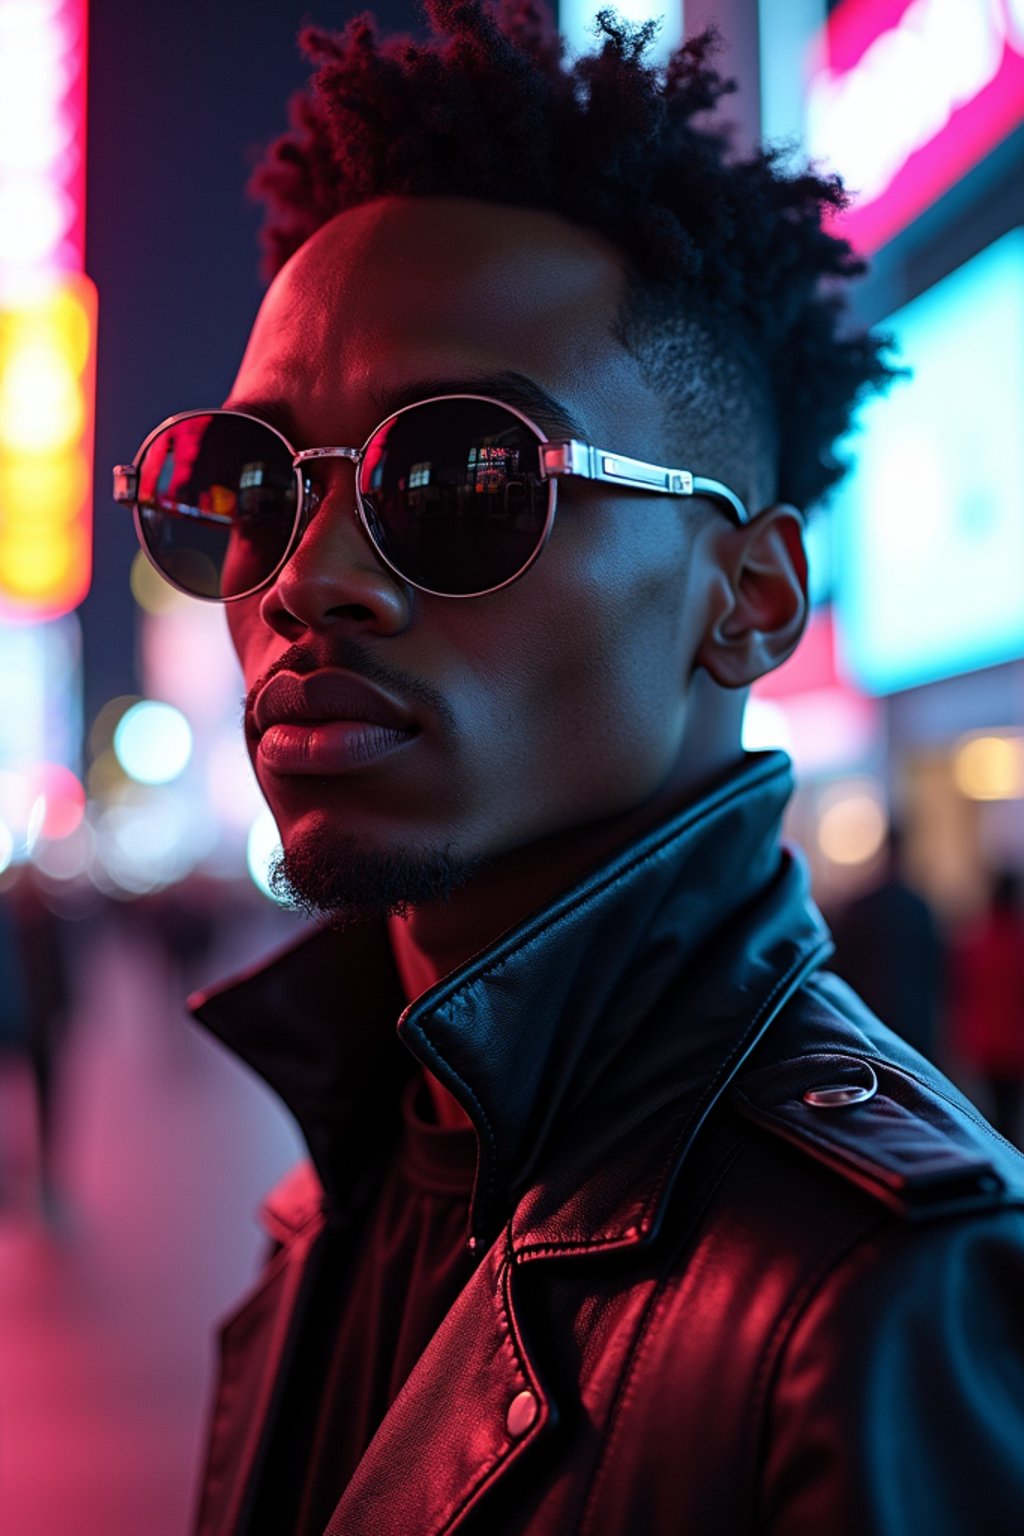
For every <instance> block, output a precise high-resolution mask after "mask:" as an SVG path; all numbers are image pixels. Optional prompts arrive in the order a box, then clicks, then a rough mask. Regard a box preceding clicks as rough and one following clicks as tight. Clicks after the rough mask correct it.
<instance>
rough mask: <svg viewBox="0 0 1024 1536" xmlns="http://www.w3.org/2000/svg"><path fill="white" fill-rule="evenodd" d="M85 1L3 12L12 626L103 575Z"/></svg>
mask: <svg viewBox="0 0 1024 1536" xmlns="http://www.w3.org/2000/svg"><path fill="white" fill-rule="evenodd" d="M86 21H87V17H86V3H85V0H0V619H4V620H8V621H10V620H18V619H22V620H30V621H36V620H40V619H50V618H54V617H56V616H57V615H59V614H62V613H66V612H68V611H69V610H70V609H71V608H74V607H75V606H76V605H77V604H78V603H80V602H81V600H82V598H83V597H84V596H85V593H86V591H87V590H88V586H89V578H90V566H91V507H92V442H93V402H94V386H95V356H96V345H95V341H96V290H95V288H94V286H93V284H92V283H91V282H90V281H89V279H88V278H87V277H86V276H85V274H84V271H83V267H84V254H85V77H86V42H87V36H86Z"/></svg>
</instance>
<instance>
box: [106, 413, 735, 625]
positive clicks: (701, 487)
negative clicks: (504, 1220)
mask: <svg viewBox="0 0 1024 1536" xmlns="http://www.w3.org/2000/svg"><path fill="white" fill-rule="evenodd" d="M339 458H340V459H350V460H351V461H352V463H353V464H354V465H355V499H356V509H357V513H358V517H359V521H360V522H361V524H362V526H363V530H364V532H365V534H366V537H367V538H368V539H369V541H370V543H371V545H372V546H373V548H374V550H375V551H376V553H377V555H378V556H379V557H380V559H381V560H382V561H383V562H384V564H385V565H386V566H388V568H389V569H390V570H392V571H393V572H394V573H395V575H396V576H399V577H400V578H401V579H402V580H403V581H406V582H408V583H409V585H410V586H413V587H416V588H417V589H418V590H419V591H421V592H427V593H430V594H431V595H433V596H436V597H484V596H486V595H487V594H488V593H490V592H497V591H499V590H500V589H501V588H502V587H507V586H508V585H509V583H510V582H513V581H517V580H518V579H519V577H520V576H522V575H524V573H525V572H526V571H528V570H529V568H530V566H531V565H532V564H533V562H534V561H535V560H536V559H537V557H538V555H539V554H540V553H541V551H542V549H543V548H544V545H545V544H546V543H547V541H548V538H549V537H550V534H551V528H552V525H553V523H554V518H555V502H556V489H557V480H558V479H559V478H560V477H563V476H564V477H576V478H580V479H585V480H593V481H601V482H603V483H606V484H609V485H617V486H619V487H623V488H627V489H631V490H641V491H652V492H654V493H656V494H657V495H659V496H708V497H711V498H712V499H713V500H715V501H717V502H719V503H721V504H722V505H724V506H725V507H726V508H727V509H728V511H729V513H730V515H731V516H732V517H733V518H734V519H735V520H736V521H737V522H738V523H746V522H749V520H750V514H749V513H748V511H747V509H746V507H745V506H744V504H743V502H742V501H741V500H740V499H739V497H738V496H736V495H735V494H734V493H733V492H732V491H730V490H729V488H728V487H727V486H725V485H722V484H721V483H720V482H719V481H717V480H708V479H704V478H702V477H700V476H695V475H693V474H691V472H690V471H689V470H685V469H664V468H661V467H660V466H659V465H656V464H647V463H644V462H643V461H641V460H639V459H631V458H626V457H625V456H623V455H622V454H617V453H611V452H609V451H607V450H606V449H603V448H595V447H594V446H593V445H592V444H590V443H584V442H580V441H578V440H576V439H574V438H563V439H558V440H551V439H549V438H548V437H547V436H546V435H545V434H544V432H542V431H541V429H540V427H538V426H537V425H536V423H535V422H533V421H531V420H530V419H529V417H528V416H525V415H524V414H523V413H522V412H521V411H520V410H518V409H517V408H516V407H515V406H512V405H508V404H506V403H505V402H504V401H502V400H494V399H491V398H490V397H489V396H487V395H464V394H457V395H435V396H432V397H431V398H429V399H426V400H419V401H416V402H415V403H414V404H412V405H406V406H403V407H402V408H401V409H400V410H397V411H394V412H393V413H392V415H390V416H388V417H387V418H386V419H385V420H384V421H382V422H381V423H380V425H379V426H377V427H375V428H374V429H373V431H372V432H371V433H370V435H369V437H368V438H367V440H366V442H365V443H364V444H363V446H362V448H307V449H304V450H302V451H301V452H298V451H296V449H295V448H294V447H293V446H292V444H291V443H290V442H289V441H288V439H287V438H286V437H285V436H284V434H283V433H282V432H279V431H278V430H277V428H276V427H272V426H271V425H270V424H269V423H268V422H266V421H263V420H261V419H260V418H259V417H257V416H254V415H251V414H250V413H249V412H247V411H235V410H226V409H221V410H212V411H184V412H182V413H181V414H180V415H177V416H171V417H170V418H169V419H168V420H167V421H164V422H161V424H160V426H158V427H156V428H155V429H154V431H152V432H151V433H150V434H149V436H148V437H147V438H146V440H145V441H144V442H143V444H142V446H141V448H140V449H139V451H138V453H137V454H136V455H135V458H134V460H133V461H132V463H131V464H119V465H118V466H117V467H116V468H115V470H114V499H115V501H118V502H121V503H123V504H124V505H127V506H130V507H131V508H132V509H133V513H134V518H135V529H136V532H137V534H138V536H139V541H140V543H141V544H142V547H143V549H144V550H145V552H146V554H147V555H148V557H149V559H150V560H151V562H152V563H153V565H154V566H155V567H156V569H157V570H158V571H159V572H160V574H161V576H163V577H164V578H165V579H166V580H167V581H169V582H170V583H171V585H172V586H174V587H177V588H178V590H179V591H181V592H186V593H188V594H189V596H191V597H198V598H202V599H205V600H206V601H208V602H222V603H230V602H237V601H238V600H239V599H240V598H243V597H251V596H252V594H253V593H255V592H259V591H261V590H262V589H263V588H264V587H267V586H269V585H270V583H271V582H272V581H273V580H274V578H275V577H276V576H277V574H278V572H279V571H280V570H281V568H282V567H283V566H284V565H285V564H286V562H287V561H288V559H289V557H290V556H291V555H292V553H293V552H294V550H295V548H296V547H297V545H298V543H299V540H300V539H301V537H302V534H303V532H304V530H305V528H306V526H307V524H308V522H309V520H310V518H311V517H312V515H313V513H314V512H315V510H316V507H317V505H318V504H319V499H320V498H319V492H318V490H317V488H316V485H315V482H314V479H313V477H312V475H311V473H310V466H311V465H313V464H314V463H315V462H316V461H317V460H320V459H339Z"/></svg>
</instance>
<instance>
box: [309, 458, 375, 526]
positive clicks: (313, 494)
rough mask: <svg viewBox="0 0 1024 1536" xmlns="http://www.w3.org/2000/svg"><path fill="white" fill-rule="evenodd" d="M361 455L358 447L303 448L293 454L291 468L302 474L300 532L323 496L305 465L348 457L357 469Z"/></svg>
mask: <svg viewBox="0 0 1024 1536" xmlns="http://www.w3.org/2000/svg"><path fill="white" fill-rule="evenodd" d="M362 456H363V455H362V450H361V449H360V448H304V449H303V450H302V452H301V453H296V454H293V456H292V468H293V469H297V470H299V472H300V473H301V475H302V515H301V518H300V520H299V529H300V532H301V533H304V532H305V530H306V529H307V528H308V527H309V523H310V519H311V518H312V516H313V514H314V512H315V511H316V509H317V507H318V506H319V505H320V503H321V502H322V501H323V498H324V492H323V490H322V489H321V488H319V487H318V486H317V484H316V480H315V478H314V476H313V475H311V474H310V473H309V472H308V471H307V469H306V466H307V465H310V464H313V463H314V462H315V461H317V460H320V459H348V460H349V461H350V462H351V463H352V464H353V465H355V467H356V468H357V469H358V467H359V461H360V459H361V458H362Z"/></svg>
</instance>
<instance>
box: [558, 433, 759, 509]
mask: <svg viewBox="0 0 1024 1536" xmlns="http://www.w3.org/2000/svg"><path fill="white" fill-rule="evenodd" d="M540 463H541V471H542V473H543V474H544V476H545V477H548V476H556V475H575V476H577V477H578V478H580V479H583V480H600V481H603V482H604V483H605V484H608V485H623V486H628V487H630V488H631V489H634V490H640V491H657V492H660V493H661V494H662V495H669V496H711V497H713V498H714V499H715V500H717V501H723V502H725V503H726V505H727V506H728V507H729V508H730V509H731V511H732V513H733V516H734V517H735V518H736V520H737V522H739V523H749V521H750V513H749V512H748V511H747V509H746V507H745V506H744V505H743V503H742V501H740V499H739V497H738V496H736V495H735V494H734V493H733V492H732V491H730V490H729V487H728V486H726V485H723V484H722V483H721V482H720V481H718V480H705V479H703V478H700V477H697V478H694V476H693V475H692V474H691V473H690V471H689V470H688V469H665V468H664V467H663V466H661V465H660V464H647V463H645V462H644V461H643V460H642V459H630V458H627V457H626V456H625V455H624V454H621V453H608V452H606V451H605V449H603V448H595V447H593V445H592V444H591V443H581V442H578V441H576V440H575V439H567V440H565V441H561V442H547V443H541V445H540Z"/></svg>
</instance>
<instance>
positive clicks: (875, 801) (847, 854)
mask: <svg viewBox="0 0 1024 1536" xmlns="http://www.w3.org/2000/svg"><path fill="white" fill-rule="evenodd" d="M821 806H822V809H821V818H820V820H819V822H818V833H817V838H818V847H819V848H820V849H821V851H822V853H823V854H824V855H825V857H826V858H827V859H830V860H831V861H832V863H833V864H867V863H868V862H869V861H870V860H871V859H873V858H874V857H875V856H876V855H877V854H878V853H879V852H880V851H881V848H882V844H883V843H884V842H885V836H886V831H887V829H888V817H887V814H886V809H885V800H884V794H883V790H882V787H881V785H880V784H876V783H875V782H874V781H873V780H870V779H859V780H850V781H849V782H847V783H845V784H841V785H837V786H835V787H834V788H833V789H832V790H830V791H829V792H828V794H826V795H825V796H823V797H822V802H821Z"/></svg>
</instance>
